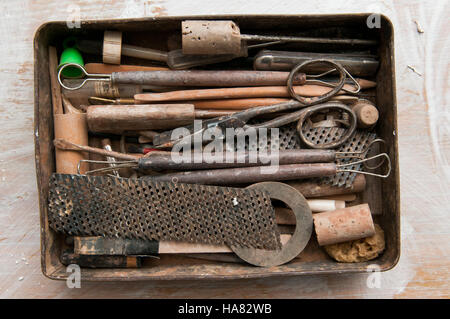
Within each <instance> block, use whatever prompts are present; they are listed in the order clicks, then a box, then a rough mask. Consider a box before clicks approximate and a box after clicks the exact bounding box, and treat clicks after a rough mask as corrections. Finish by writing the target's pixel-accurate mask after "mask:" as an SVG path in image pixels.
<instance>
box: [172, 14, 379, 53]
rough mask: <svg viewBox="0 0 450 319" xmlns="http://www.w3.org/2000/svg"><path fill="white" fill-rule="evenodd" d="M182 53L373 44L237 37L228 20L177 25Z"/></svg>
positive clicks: (336, 40) (240, 35) (327, 39)
mask: <svg viewBox="0 0 450 319" xmlns="http://www.w3.org/2000/svg"><path fill="white" fill-rule="evenodd" d="M181 34H182V42H183V53H185V54H239V52H240V50H241V42H243V41H260V42H261V41H263V42H268V41H283V42H301V43H324V44H351V45H375V44H376V43H377V42H376V41H374V40H362V39H361V40H360V39H330V38H308V37H294V36H267V35H251V34H241V33H240V29H239V27H238V25H237V24H236V23H234V22H233V21H228V20H186V21H183V22H182V23H181Z"/></svg>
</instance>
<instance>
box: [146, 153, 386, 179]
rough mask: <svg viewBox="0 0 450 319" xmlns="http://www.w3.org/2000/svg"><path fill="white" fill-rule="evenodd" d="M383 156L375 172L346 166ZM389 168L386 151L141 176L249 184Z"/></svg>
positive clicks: (382, 175) (366, 173)
mask: <svg viewBox="0 0 450 319" xmlns="http://www.w3.org/2000/svg"><path fill="white" fill-rule="evenodd" d="M380 157H384V158H385V160H386V161H387V163H388V164H387V166H388V168H387V172H386V173H385V174H376V173H371V172H367V171H356V170H352V169H347V168H346V167H348V166H351V165H355V164H360V163H364V162H367V161H372V160H374V159H377V158H380ZM390 171H391V164H390V159H389V156H388V155H387V154H386V153H381V154H377V155H375V156H372V157H369V158H366V159H363V160H359V161H355V162H352V163H348V164H334V163H317V164H289V165H279V166H253V167H246V168H223V169H211V170H197V171H184V172H177V173H167V174H161V175H156V176H145V177H143V179H145V180H151V181H161V182H162V181H176V182H178V183H186V184H204V185H233V184H234V185H235V184H251V183H258V182H266V181H286V180H296V179H304V178H312V177H323V176H333V175H335V174H336V173H339V172H352V173H357V174H365V175H371V176H375V177H381V178H387V177H388V176H389V174H390Z"/></svg>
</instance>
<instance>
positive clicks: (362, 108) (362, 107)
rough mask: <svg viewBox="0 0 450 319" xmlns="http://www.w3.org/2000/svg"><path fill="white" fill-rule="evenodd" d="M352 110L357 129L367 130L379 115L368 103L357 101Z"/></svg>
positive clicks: (373, 106)
mask: <svg viewBox="0 0 450 319" xmlns="http://www.w3.org/2000/svg"><path fill="white" fill-rule="evenodd" d="M352 109H353V111H354V112H355V114H356V118H357V121H358V127H359V128H369V127H371V126H373V125H375V124H376V123H377V121H378V118H379V113H378V110H377V108H376V107H375V105H373V104H372V103H371V102H370V101H367V100H359V101H358V102H356V103H355V104H354V105H353V106H352Z"/></svg>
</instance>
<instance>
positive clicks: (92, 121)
mask: <svg viewBox="0 0 450 319" xmlns="http://www.w3.org/2000/svg"><path fill="white" fill-rule="evenodd" d="M86 114H87V123H88V127H89V130H90V131H92V132H123V131H128V130H129V131H139V130H153V129H168V128H174V127H178V126H182V125H186V124H189V123H191V122H192V121H193V120H194V116H195V113H194V106H193V105H192V104H154V105H148V104H140V105H92V106H90V107H88V109H87V113H86Z"/></svg>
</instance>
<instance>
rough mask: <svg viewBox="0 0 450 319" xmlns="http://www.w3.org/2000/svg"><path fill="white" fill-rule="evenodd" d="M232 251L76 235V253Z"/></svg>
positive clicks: (283, 238) (285, 237)
mask: <svg viewBox="0 0 450 319" xmlns="http://www.w3.org/2000/svg"><path fill="white" fill-rule="evenodd" d="M290 238H291V236H290V235H281V236H280V240H281V243H282V244H285V243H287V242H288V241H289V239H290ZM231 252H232V251H231V249H230V248H228V246H226V245H211V244H200V243H187V242H179V241H161V242H157V241H151V240H140V239H123V238H105V237H101V236H88V237H79V236H75V237H74V253H75V254H79V255H86V256H94V255H108V256H118V255H119V256H120V255H122V256H132V255H157V254H198V253H231Z"/></svg>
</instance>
